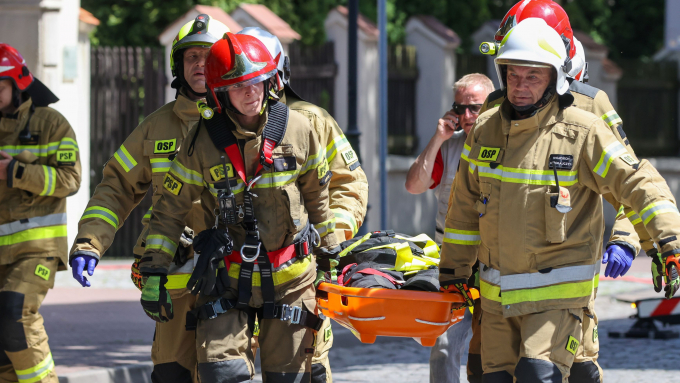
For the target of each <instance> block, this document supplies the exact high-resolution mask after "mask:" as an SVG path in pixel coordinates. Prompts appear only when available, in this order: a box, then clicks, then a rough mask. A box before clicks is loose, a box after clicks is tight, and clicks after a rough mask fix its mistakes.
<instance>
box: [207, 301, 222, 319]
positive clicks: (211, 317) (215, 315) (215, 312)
mask: <svg viewBox="0 0 680 383" xmlns="http://www.w3.org/2000/svg"><path fill="white" fill-rule="evenodd" d="M219 302H220V301H219V300H217V301H213V302H208V306H210V307H211V308H212V310H213V314H212V315H211V316H209V317H208V319H215V318H217V315H218V314H219V313H218V312H217V307H215V303H219ZM220 308H222V305H220Z"/></svg>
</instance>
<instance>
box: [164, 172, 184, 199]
mask: <svg viewBox="0 0 680 383" xmlns="http://www.w3.org/2000/svg"><path fill="white" fill-rule="evenodd" d="M163 187H165V189H166V190H167V191H169V192H170V193H172V194H174V195H179V193H180V192H181V191H182V187H184V184H183V183H181V182H180V181H178V180H177V179H176V178H175V177H173V176H172V174H170V173H166V174H165V179H164V180H163Z"/></svg>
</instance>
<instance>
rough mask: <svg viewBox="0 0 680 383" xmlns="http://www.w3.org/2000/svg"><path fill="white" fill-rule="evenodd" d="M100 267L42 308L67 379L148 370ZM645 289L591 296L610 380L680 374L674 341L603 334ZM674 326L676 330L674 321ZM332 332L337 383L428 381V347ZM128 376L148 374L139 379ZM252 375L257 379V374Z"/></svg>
mask: <svg viewBox="0 0 680 383" xmlns="http://www.w3.org/2000/svg"><path fill="white" fill-rule="evenodd" d="M100 266H104V267H101V268H98V269H97V271H96V272H95V275H94V276H93V277H91V278H90V280H91V281H92V284H93V286H94V287H93V288H88V289H84V288H80V287H77V285H74V283H75V282H71V277H70V274H69V273H66V272H63V273H59V274H58V278H57V286H56V288H55V289H54V290H53V291H51V292H50V294H49V295H48V297H47V299H46V301H45V306H44V307H43V308H42V309H41V312H42V314H43V315H44V316H45V323H46V327H47V331H48V334H49V335H50V345H51V347H52V351H53V355H54V358H55V360H56V363H57V372H58V374H59V375H60V376H62V380H64V381H66V380H65V379H66V378H68V377H77V376H83V377H87V373H88V372H92V373H94V372H95V371H97V370H99V369H102V368H111V367H116V366H126V365H134V364H138V365H140V368H142V367H143V368H147V369H148V363H149V361H150V357H149V354H150V349H151V342H152V339H153V328H154V325H153V322H151V321H150V320H149V319H148V318H147V317H146V316H145V315H144V313H143V312H142V310H141V308H140V307H139V303H138V300H139V292H138V291H137V290H136V289H135V288H134V286H132V284H131V283H130V282H129V272H128V270H129V269H127V266H128V262H127V261H121V262H117V261H114V262H103V263H102V265H100ZM648 268H649V259H648V258H646V257H641V258H640V259H638V260H636V262H635V263H634V267H633V269H632V270H631V272H629V274H628V275H627V277H632V278H629V279H632V280H634V281H644V282H646V281H648V279H647V278H648V274H649V272H648ZM651 288H652V286H651V285H649V284H645V283H637V282H630V281H627V282H619V281H602V282H600V289H599V292H600V294H599V297H598V300H597V312H598V315H599V317H600V326H599V328H600V330H599V333H600V338H599V339H600V347H601V352H600V361H601V363H602V366H603V367H604V368H605V374H606V379H607V381H608V382H631V383H632V382H650V381H652V382H654V383H665V382H677V381H679V380H680V379H679V378H678V377H677V375H676V374H678V373H680V356H678V355H677V353H676V352H675V351H674V350H678V349H680V339H674V340H668V341H661V340H652V339H613V338H610V337H608V336H607V334H608V333H609V332H610V331H624V332H625V331H626V330H628V329H629V328H630V326H631V325H632V324H633V322H634V320H632V319H629V318H628V317H629V316H630V315H632V314H634V313H635V310H634V309H632V308H631V307H630V305H629V304H625V303H620V302H616V301H615V300H614V299H613V298H612V295H616V294H621V293H625V292H635V291H646V290H650V289H651ZM674 329H675V330H678V331H680V327H675V328H674ZM334 333H335V345H334V348H333V351H332V352H331V365H332V368H333V377H334V381H335V382H338V383H340V382H376V381H389V382H413V383H415V382H428V381H429V377H428V376H429V367H428V364H427V363H428V358H429V348H426V347H422V346H420V345H418V344H417V343H416V342H415V341H413V340H412V339H399V338H378V341H377V342H376V343H375V344H372V345H366V344H362V343H361V342H359V340H357V339H356V338H355V337H354V335H352V333H351V332H349V331H348V330H346V329H344V328H342V327H340V326H339V325H335V326H334ZM109 371H111V370H109ZM109 375H111V373H109ZM70 381H75V380H69V382H70ZM83 381H88V379H85V380H83ZM90 381H93V380H92V379H90ZM99 381H102V382H103V381H104V380H97V382H99ZM116 381H118V380H116ZM120 381H132V380H129V379H128V380H120ZM134 381H139V382H149V381H150V379H148V377H147V378H146V380H145V379H144V378H143V377H141V378H138V379H136V380H134ZM255 381H256V382H260V381H261V380H260V377H259V375H258V376H257V377H256V379H255ZM461 381H463V382H464V381H466V379H464V378H463V379H462V380H461Z"/></svg>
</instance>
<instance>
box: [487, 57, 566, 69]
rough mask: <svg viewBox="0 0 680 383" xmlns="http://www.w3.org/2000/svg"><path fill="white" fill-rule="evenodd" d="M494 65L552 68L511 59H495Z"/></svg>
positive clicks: (532, 62)
mask: <svg viewBox="0 0 680 383" xmlns="http://www.w3.org/2000/svg"><path fill="white" fill-rule="evenodd" d="M496 64H498V65H515V66H528V67H532V68H552V67H553V66H552V65H550V64H545V63H540V62H536V61H525V60H513V59H503V58H498V59H496Z"/></svg>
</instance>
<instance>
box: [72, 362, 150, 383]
mask: <svg viewBox="0 0 680 383" xmlns="http://www.w3.org/2000/svg"><path fill="white" fill-rule="evenodd" d="M152 370H153V363H151V362H145V363H139V364H129V365H125V366H119V367H113V368H97V369H92V370H85V371H78V372H73V373H70V374H66V375H63V376H60V377H59V383H151V371H152Z"/></svg>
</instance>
